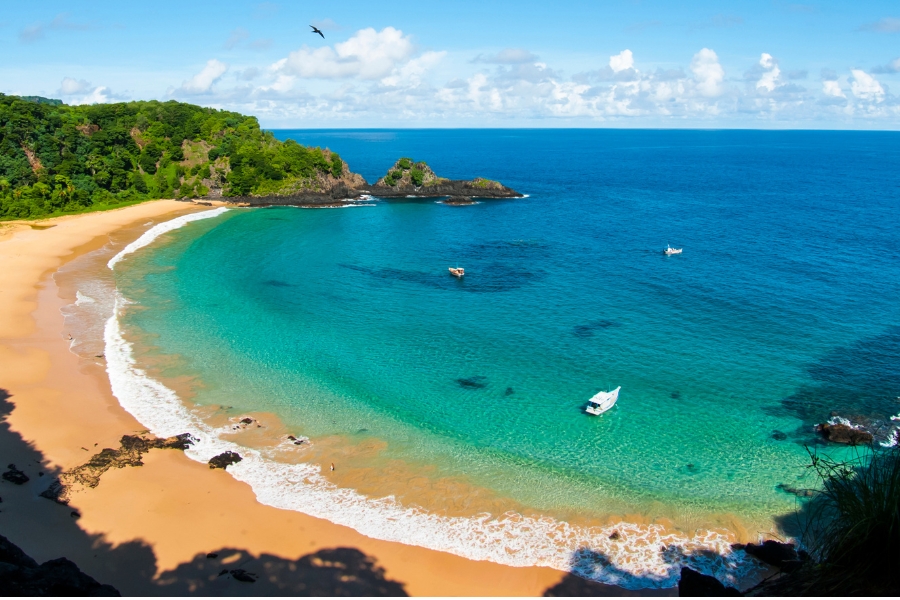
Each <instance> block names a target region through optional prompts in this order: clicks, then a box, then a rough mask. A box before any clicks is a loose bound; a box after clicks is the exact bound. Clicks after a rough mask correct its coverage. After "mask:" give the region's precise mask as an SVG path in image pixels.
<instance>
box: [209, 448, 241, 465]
mask: <svg viewBox="0 0 900 600" xmlns="http://www.w3.org/2000/svg"><path fill="white" fill-rule="evenodd" d="M242 460H244V459H243V458H241V455H240V454H238V453H237V452H232V451H231V450H229V451H227V452H223V453H222V454H219V455H217V456H213V457H212V458H211V459H209V468H210V469H224V468H225V467H228V466H230V465H233V464H236V463H239V462H241V461H242Z"/></svg>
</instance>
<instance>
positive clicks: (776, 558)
mask: <svg viewBox="0 0 900 600" xmlns="http://www.w3.org/2000/svg"><path fill="white" fill-rule="evenodd" d="M733 547H734V548H741V546H733ZM742 548H743V550H744V552H746V553H747V554H749V555H750V556H752V557H754V558H756V559H758V560H761V561H762V562H764V563H766V564H767V565H772V566H773V567H778V568H779V569H781V570H783V571H787V572H790V571H793V570H795V569H796V568H797V567H799V566H800V563H801V560H800V559H801V557H800V555H799V554H797V549H796V548H794V546H793V545H792V544H785V543H783V542H776V541H775V540H766V541H764V542H763V543H762V544H747V545H746V546H742Z"/></svg>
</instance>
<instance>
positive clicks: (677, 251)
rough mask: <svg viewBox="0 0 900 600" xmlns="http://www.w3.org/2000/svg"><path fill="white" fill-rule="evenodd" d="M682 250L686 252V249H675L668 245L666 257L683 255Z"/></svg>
mask: <svg viewBox="0 0 900 600" xmlns="http://www.w3.org/2000/svg"><path fill="white" fill-rule="evenodd" d="M682 250H684V248H673V247H672V246H670V245H668V244H666V250H665V253H666V256H672V255H673V254H681V251H682Z"/></svg>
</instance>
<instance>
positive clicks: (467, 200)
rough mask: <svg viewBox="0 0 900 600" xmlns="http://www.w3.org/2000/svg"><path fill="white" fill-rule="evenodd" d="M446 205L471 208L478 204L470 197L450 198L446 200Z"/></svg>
mask: <svg viewBox="0 0 900 600" xmlns="http://www.w3.org/2000/svg"><path fill="white" fill-rule="evenodd" d="M444 204H448V205H450V206H469V205H471V204H477V202H475V201H474V200H472V198H471V197H469V196H450V197H449V198H447V199H446V200H444Z"/></svg>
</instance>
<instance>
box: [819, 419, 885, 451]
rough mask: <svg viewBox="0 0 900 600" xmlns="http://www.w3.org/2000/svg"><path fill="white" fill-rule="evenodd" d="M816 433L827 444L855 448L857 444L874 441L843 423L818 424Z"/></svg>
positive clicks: (862, 431)
mask: <svg viewBox="0 0 900 600" xmlns="http://www.w3.org/2000/svg"><path fill="white" fill-rule="evenodd" d="M816 431H817V432H819V433H820V434H821V435H822V437H824V438H825V439H826V440H828V441H829V442H834V443H836V444H848V445H850V446H857V445H859V444H871V443H872V440H873V439H874V438H873V436H872V434H871V433H869V432H868V431H864V430H862V429H854V428H853V427H850V426H849V425H844V424H843V423H835V424H831V423H819V424H818V425H816Z"/></svg>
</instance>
